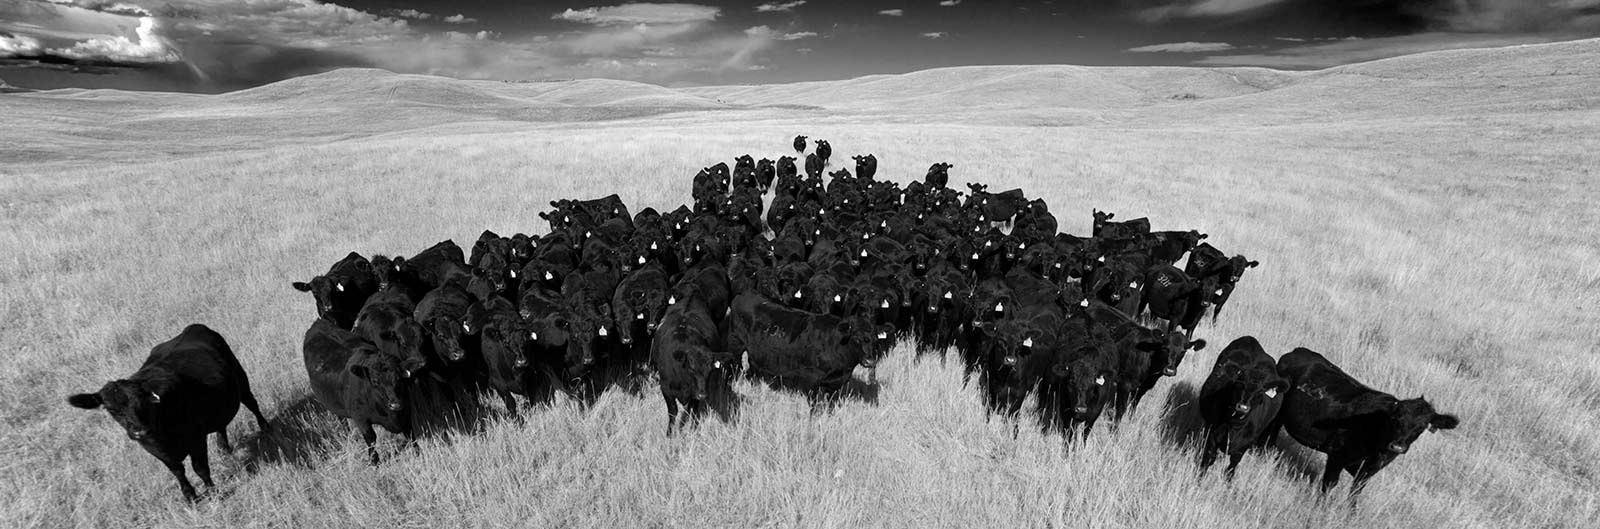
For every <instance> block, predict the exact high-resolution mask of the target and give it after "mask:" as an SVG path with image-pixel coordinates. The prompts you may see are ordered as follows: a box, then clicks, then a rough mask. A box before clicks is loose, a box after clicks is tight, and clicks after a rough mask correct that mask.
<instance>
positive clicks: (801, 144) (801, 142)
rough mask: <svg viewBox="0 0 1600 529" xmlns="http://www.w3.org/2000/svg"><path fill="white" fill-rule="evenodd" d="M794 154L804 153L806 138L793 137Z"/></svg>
mask: <svg viewBox="0 0 1600 529" xmlns="http://www.w3.org/2000/svg"><path fill="white" fill-rule="evenodd" d="M794 152H806V137H805V136H795V137H794Z"/></svg>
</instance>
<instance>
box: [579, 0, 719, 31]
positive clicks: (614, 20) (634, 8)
mask: <svg viewBox="0 0 1600 529" xmlns="http://www.w3.org/2000/svg"><path fill="white" fill-rule="evenodd" d="M721 11H722V10H721V9H719V8H716V7H712V6H705V5H699V4H622V5H617V6H609V7H588V8H584V9H570V8H569V9H567V10H566V11H563V12H561V13H557V14H556V15H555V16H554V17H552V18H555V19H558V20H568V21H572V22H582V23H585V24H595V25H599V26H612V25H619V24H687V23H691V22H706V21H710V20H714V19H716V18H717V15H718V14H719V13H721Z"/></svg>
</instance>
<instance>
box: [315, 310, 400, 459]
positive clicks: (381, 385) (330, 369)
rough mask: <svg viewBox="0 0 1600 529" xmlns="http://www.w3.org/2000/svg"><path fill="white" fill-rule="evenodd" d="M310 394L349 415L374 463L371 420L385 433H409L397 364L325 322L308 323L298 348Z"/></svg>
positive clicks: (330, 408) (336, 412)
mask: <svg viewBox="0 0 1600 529" xmlns="http://www.w3.org/2000/svg"><path fill="white" fill-rule="evenodd" d="M301 351H302V353H303V355H304V357H305V363H306V375H307V377H309V378H310V379H311V392H312V395H313V396H315V397H316V399H317V402H319V403H321V404H322V407H324V408H327V409H328V411H330V412H333V414H334V415H337V416H339V417H343V418H346V419H349V420H350V422H351V424H352V425H354V426H355V428H356V431H357V432H359V433H360V434H361V440H362V441H365V442H366V443H367V455H368V457H369V458H370V461H371V462H372V464H374V465H376V464H378V449H377V447H376V446H374V443H376V442H377V440H378V436H377V433H376V432H374V431H373V430H372V425H374V424H377V425H379V426H382V427H384V429H386V430H389V431H390V432H391V433H396V434H403V435H406V436H410V435H411V416H410V414H409V413H407V412H406V403H407V400H408V393H407V384H405V382H404V380H402V376H401V372H400V362H399V360H398V359H396V358H395V357H394V356H392V355H388V354H384V353H382V352H380V351H378V347H377V346H375V345H372V343H371V342H368V341H366V340H363V339H362V338H361V337H359V336H356V335H355V334H353V333H350V332H348V331H345V330H344V329H340V328H338V327H335V326H333V325H332V324H330V323H328V322H327V321H326V320H320V319H319V320H317V321H315V322H312V323H311V328H310V329H307V330H306V338H305V342H303V345H302V346H301Z"/></svg>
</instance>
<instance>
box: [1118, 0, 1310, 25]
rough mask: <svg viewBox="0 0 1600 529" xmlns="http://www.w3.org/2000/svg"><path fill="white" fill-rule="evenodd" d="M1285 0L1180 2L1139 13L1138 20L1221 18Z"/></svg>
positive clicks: (1195, 0) (1190, 0) (1202, 0)
mask: <svg viewBox="0 0 1600 529" xmlns="http://www.w3.org/2000/svg"><path fill="white" fill-rule="evenodd" d="M1284 1H1286V0H1181V1H1179V2H1178V3H1175V4H1170V5H1165V6H1161V7H1153V8H1149V9H1145V10H1143V11H1140V12H1139V18H1141V19H1144V20H1146V21H1159V20H1166V19H1169V18H1178V17H1192V18H1193V17H1223V16H1231V15H1237V14H1240V13H1246V12H1250V11H1255V10H1257V9H1261V8H1263V7H1267V6H1269V5H1273V4H1277V3H1281V2H1284Z"/></svg>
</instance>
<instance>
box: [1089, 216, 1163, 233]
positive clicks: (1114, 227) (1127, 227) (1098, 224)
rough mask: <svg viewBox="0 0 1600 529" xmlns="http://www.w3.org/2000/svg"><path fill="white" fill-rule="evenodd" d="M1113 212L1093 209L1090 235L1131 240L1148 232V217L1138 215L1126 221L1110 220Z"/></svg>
mask: <svg viewBox="0 0 1600 529" xmlns="http://www.w3.org/2000/svg"><path fill="white" fill-rule="evenodd" d="M1116 216H1117V215H1116V214H1115V213H1106V212H1104V211H1100V210H1094V226H1093V229H1094V231H1092V232H1091V233H1090V235H1093V236H1094V237H1095V238H1096V239H1102V240H1131V239H1136V238H1139V237H1141V236H1144V235H1148V234H1149V233H1150V219H1149V218H1146V217H1139V218H1137V219H1133V220H1128V221H1119V222H1112V221H1111V219H1113V218H1116Z"/></svg>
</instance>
